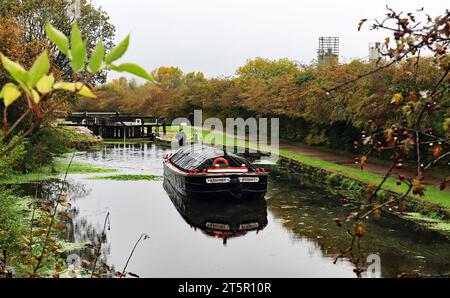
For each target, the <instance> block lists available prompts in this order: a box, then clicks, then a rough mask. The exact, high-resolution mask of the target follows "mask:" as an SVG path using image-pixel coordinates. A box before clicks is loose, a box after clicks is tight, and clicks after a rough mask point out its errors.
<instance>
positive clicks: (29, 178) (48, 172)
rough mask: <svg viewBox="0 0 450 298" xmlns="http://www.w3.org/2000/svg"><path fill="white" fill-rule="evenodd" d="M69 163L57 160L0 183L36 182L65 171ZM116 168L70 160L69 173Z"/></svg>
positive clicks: (96, 171)
mask: <svg viewBox="0 0 450 298" xmlns="http://www.w3.org/2000/svg"><path fill="white" fill-rule="evenodd" d="M68 165H69V163H68V162H67V161H64V162H57V163H55V164H54V165H53V166H45V167H43V168H42V169H41V171H39V172H36V173H27V174H18V175H11V176H9V177H4V178H3V179H0V184H24V183H30V182H38V181H44V180H49V179H52V178H57V177H58V175H61V174H63V173H65V172H66V170H67V167H68ZM114 172H117V169H108V168H101V167H98V166H94V165H91V164H87V163H81V162H72V164H71V166H70V168H69V171H68V173H69V174H98V173H114Z"/></svg>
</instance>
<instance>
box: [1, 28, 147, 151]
mask: <svg viewBox="0 0 450 298" xmlns="http://www.w3.org/2000/svg"><path fill="white" fill-rule="evenodd" d="M45 32H46V35H47V37H48V39H49V40H50V41H51V42H52V43H53V44H54V45H55V46H56V47H57V48H58V49H59V50H60V51H61V53H63V54H64V55H66V56H67V58H68V59H69V60H70V65H71V68H72V70H73V73H74V76H73V80H72V81H70V82H65V81H56V79H55V75H54V74H53V73H49V72H50V70H51V64H50V59H49V55H51V54H52V53H49V52H48V51H47V50H46V51H44V52H42V53H41V54H40V55H39V56H38V57H37V58H36V60H35V61H34V63H33V65H32V67H31V68H30V69H29V70H26V69H25V68H24V67H23V66H22V65H20V64H19V63H17V62H14V61H12V60H10V59H8V57H6V56H4V55H3V54H0V59H1V63H2V65H3V68H4V69H5V70H6V71H7V73H8V74H9V76H10V79H11V82H8V83H7V84H5V85H4V86H2V88H1V91H0V100H1V99H3V104H4V109H3V121H2V122H3V134H2V135H0V143H3V142H4V141H5V140H6V139H7V138H8V137H9V136H10V135H11V133H12V132H14V131H15V130H16V129H17V128H18V127H19V125H20V124H21V123H23V122H24V120H25V119H27V118H29V116H30V115H32V117H33V121H32V124H31V125H30V127H29V128H28V129H27V130H25V132H23V133H21V134H20V138H19V139H18V140H17V142H14V143H11V144H9V145H8V146H6V147H5V148H4V149H3V150H2V151H1V152H0V155H4V154H6V153H8V152H9V151H10V150H11V149H12V148H14V146H15V145H16V144H17V143H19V142H20V141H21V140H22V139H23V138H25V137H27V136H29V135H30V134H31V133H32V132H33V131H34V130H35V129H37V128H38V127H39V126H40V125H41V124H42V122H43V121H44V120H45V118H46V116H47V115H48V114H49V113H50V112H52V111H54V110H55V109H56V108H57V107H58V106H59V105H61V104H62V103H63V102H64V100H59V101H58V100H56V101H54V102H53V103H52V104H50V105H44V103H45V102H47V101H49V100H50V99H53V98H55V97H57V95H58V94H60V93H61V94H62V95H64V94H76V95H79V96H83V97H88V98H96V95H95V94H94V93H93V92H92V87H91V81H92V78H93V75H95V74H96V73H98V72H100V71H103V70H113V71H117V72H128V73H131V74H133V75H136V76H138V77H141V78H143V79H145V80H148V81H151V82H153V79H152V77H151V76H150V74H149V73H148V72H147V71H145V70H144V69H143V68H142V67H140V66H139V65H137V64H133V63H124V64H119V65H117V64H115V62H116V61H117V60H119V59H120V58H122V56H123V55H124V54H125V53H126V52H127V50H128V46H129V40H130V38H129V36H127V37H126V38H125V39H124V40H123V41H122V42H120V43H119V44H118V45H117V46H116V47H114V48H112V49H111V51H109V52H108V53H106V52H105V49H104V47H103V44H102V41H100V42H99V43H98V44H97V46H96V47H95V49H94V50H93V52H92V54H91V57H90V58H89V59H88V57H87V40H86V39H83V37H82V34H81V32H80V30H79V28H78V23H77V22H76V21H75V22H74V24H73V26H72V30H71V36H70V40H69V38H68V37H67V36H65V35H64V34H63V33H62V32H61V31H59V30H58V29H56V28H55V27H53V26H52V25H51V24H50V23H47V25H46V26H45ZM85 70H87V71H88V72H89V76H87V78H86V79H85V80H84V81H79V80H78V75H77V74H79V73H81V72H83V71H85ZM21 98H23V100H25V102H26V105H27V109H26V110H25V111H24V112H23V113H22V115H21V116H20V117H18V118H17V119H15V121H14V122H13V123H12V125H11V123H10V122H9V119H8V108H9V107H10V106H11V105H13V104H14V103H15V102H16V101H17V100H19V99H21ZM44 110H45V112H44Z"/></svg>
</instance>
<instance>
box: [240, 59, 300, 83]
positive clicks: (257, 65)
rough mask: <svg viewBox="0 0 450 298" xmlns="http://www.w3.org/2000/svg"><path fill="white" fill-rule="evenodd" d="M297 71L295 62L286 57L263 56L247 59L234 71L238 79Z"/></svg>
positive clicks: (294, 72) (266, 76)
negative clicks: (266, 57)
mask: <svg viewBox="0 0 450 298" xmlns="http://www.w3.org/2000/svg"><path fill="white" fill-rule="evenodd" d="M298 72H299V68H298V66H297V64H296V63H295V62H293V61H290V60H288V59H286V58H284V59H278V60H269V59H264V58H255V59H252V60H247V63H246V64H245V65H244V66H241V67H239V68H238V70H237V71H236V75H237V76H238V77H239V78H240V79H264V80H266V79H270V78H273V77H277V76H281V75H285V74H296V73H298Z"/></svg>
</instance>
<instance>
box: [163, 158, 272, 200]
mask: <svg viewBox="0 0 450 298" xmlns="http://www.w3.org/2000/svg"><path fill="white" fill-rule="evenodd" d="M267 177H268V176H267V174H258V173H254V174H249V173H245V174H239V173H236V174H234V173H223V174H215V175H211V174H186V173H183V172H181V171H179V170H178V169H176V168H175V167H174V166H173V165H171V164H170V162H169V161H166V162H164V180H165V181H166V183H169V184H170V186H171V187H172V188H173V189H174V190H175V191H176V192H177V194H178V195H180V196H182V197H185V198H191V199H214V198H220V199H242V200H251V199H261V198H263V197H264V196H265V195H266V192H267ZM243 178H244V179H243ZM209 179H213V180H214V179H216V180H220V179H223V180H224V181H228V182H226V183H208V182H207V181H208V180H209ZM251 180H253V181H252V182H246V181H251ZM255 181H257V182H255Z"/></svg>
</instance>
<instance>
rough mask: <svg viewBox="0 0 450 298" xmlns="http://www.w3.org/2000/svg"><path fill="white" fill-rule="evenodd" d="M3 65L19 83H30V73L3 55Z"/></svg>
mask: <svg viewBox="0 0 450 298" xmlns="http://www.w3.org/2000/svg"><path fill="white" fill-rule="evenodd" d="M1 58H2V64H3V67H4V68H5V69H6V71H7V72H8V73H9V74H10V75H11V76H12V77H13V78H14V80H16V81H17V82H22V83H25V82H27V81H28V72H27V71H26V70H25V69H24V68H23V67H22V65H20V64H19V63H16V62H13V61H11V60H9V59H8V58H7V57H5V56H3V54H1Z"/></svg>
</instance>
